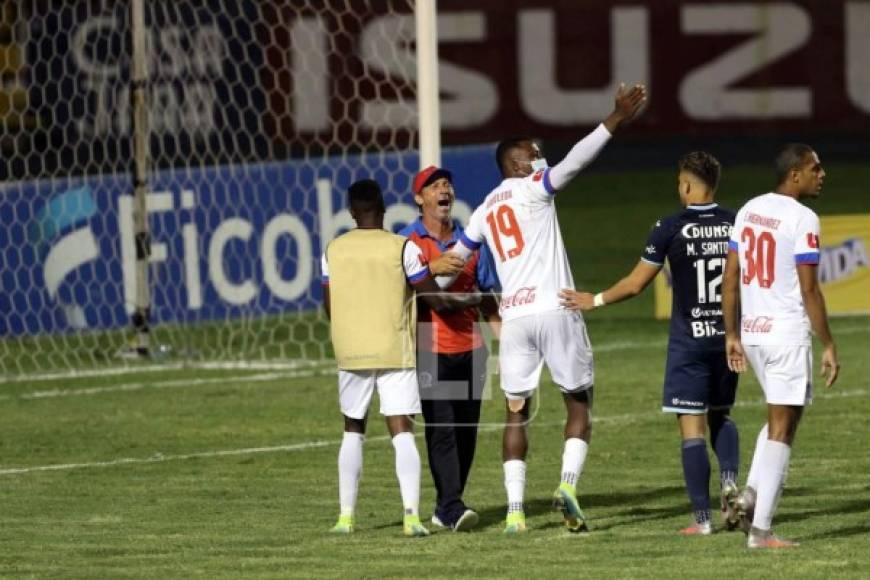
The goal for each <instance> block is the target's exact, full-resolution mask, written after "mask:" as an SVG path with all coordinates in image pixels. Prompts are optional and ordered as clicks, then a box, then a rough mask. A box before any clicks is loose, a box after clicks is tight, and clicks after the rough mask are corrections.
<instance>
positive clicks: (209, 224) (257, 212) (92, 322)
mask: <svg viewBox="0 0 870 580" xmlns="http://www.w3.org/2000/svg"><path fill="white" fill-rule="evenodd" d="M442 155H443V162H444V164H445V166H447V167H450V169H451V171H453V174H454V182H455V186H456V188H457V192H458V201H457V204H456V206H455V208H454V215H455V216H456V217H457V218H458V219H461V220H463V221H465V220H466V219H467V218H468V216H470V215H471V210H472V208H473V207H475V206H476V205H477V204H478V203H479V202H480V201H481V200H482V198H483V196H484V195H485V194H486V193H488V192H489V190H490V189H491V188H492V187H494V185H495V184H496V183H497V182H498V175H497V171H496V167H495V163H494V161H493V147H492V146H489V145H487V146H476V147H455V148H448V149H445V150H444V151H443V154H442ZM418 163H419V160H418V158H417V153H416V152H408V153H393V154H383V155H379V156H364V157H360V156H350V157H344V158H340V159H339V158H335V159H330V160H327V161H326V162H325V163H321V162H318V163H317V164H312V163H311V162H305V161H286V162H274V163H263V164H249V165H244V166H221V167H214V168H207V169H201V170H200V169H194V168H191V169H185V170H178V171H176V170H165V171H160V172H157V173H155V174H154V176H153V180H152V191H150V192H149V193H148V198H147V199H148V212H149V217H150V223H151V228H152V231H151V238H152V242H151V243H152V255H151V259H150V261H151V264H152V266H151V275H152V288H153V305H152V317H153V321H154V322H155V323H163V322H184V323H192V322H201V321H206V320H224V319H228V318H238V317H242V316H244V315H246V314H247V315H251V314H253V315H255V316H262V315H268V314H277V313H281V312H298V311H300V310H305V309H313V308H316V307H317V306H319V304H320V298H321V292H320V272H319V270H320V267H319V258H320V254H321V253H322V251H323V250H324V248H325V245H326V244H327V243H328V242H329V240H331V239H333V238H334V237H335V236H336V235H338V234H340V233H341V232H343V231H345V230H347V229H349V228H350V227H351V226H352V221H351V218H350V215H349V213H348V212H347V211H345V207H346V200H345V196H344V192H345V191H346V189H347V187H348V186H349V185H350V182H351V181H352V179H353V177H352V176H354V175H364V176H371V177H373V178H375V179H377V180H379V181H380V182H381V184H382V186H383V187H384V188H385V196H386V198H387V199H388V200H389V199H396V200H400V201H398V202H397V203H393V204H390V205H388V207H387V215H386V222H387V223H386V227H387V228H391V229H393V230H397V229H399V228H401V227H402V226H404V225H405V224H407V223H409V222H410V221H413V220H414V219H416V217H417V213H418V212H417V208H416V206H415V205H414V204H413V200H412V199H411V195H410V190H411V186H410V177H411V176H412V175H413V174H412V173H409V172H403V171H397V168H401V167H417V165H418ZM312 190H316V192H317V195H316V196H314V198H312V196H310V195H309V194H308V193H307V192H309V191H312ZM131 192H132V184H131V182H130V179H129V176H127V175H105V176H95V177H82V178H78V179H74V180H72V181H64V182H62V183H61V182H56V181H53V180H41V181H31V182H24V183H15V184H7V185H6V186H5V187H4V188H2V189H0V220H2V223H4V224H9V227H3V228H0V259H2V263H3V267H2V269H0V284H2V292H0V310H2V311H3V312H6V313H7V314H6V316H4V317H0V335H2V336H7V335H21V334H42V333H55V332H64V331H67V330H83V329H107V328H117V327H123V326H125V325H126V324H127V323H128V320H129V314H130V312H131V311H132V308H133V304H134V300H133V298H134V297H135V295H134V294H133V293H134V292H135V290H134V283H133V276H134V263H135V248H134V239H133V222H132V203H133V198H132V195H131Z"/></svg>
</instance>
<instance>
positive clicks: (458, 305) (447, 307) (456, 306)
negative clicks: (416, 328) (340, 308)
mask: <svg viewBox="0 0 870 580" xmlns="http://www.w3.org/2000/svg"><path fill="white" fill-rule="evenodd" d="M412 287H413V288H414V290H415V291H416V292H417V296H419V297H420V298H421V299H422V300H423V302H425V303H426V305H427V306H428V307H429V308H431V309H432V310H434V311H435V312H452V311H454V310H462V309H463V308H468V307H469V306H477V305H478V304H480V300H481V297H480V295H479V294H473V295H467V294H450V293H447V292H445V291H443V290H442V289H441V288H439V287H438V284H436V283H435V279H434V278H432V276H426V277H425V278H423V279H422V280H420V281H419V282H417V283H416V284H413V285H412Z"/></svg>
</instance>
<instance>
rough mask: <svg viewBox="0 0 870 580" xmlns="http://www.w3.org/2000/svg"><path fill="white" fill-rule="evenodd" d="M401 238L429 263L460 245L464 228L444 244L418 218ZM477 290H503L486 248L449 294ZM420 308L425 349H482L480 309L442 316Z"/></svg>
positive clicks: (456, 229) (445, 351)
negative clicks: (478, 327)
mask: <svg viewBox="0 0 870 580" xmlns="http://www.w3.org/2000/svg"><path fill="white" fill-rule="evenodd" d="M399 235H401V236H406V237H408V238H409V239H411V240H412V241H413V242H414V243H415V244H417V246H419V248H420V250H421V251H422V253H423V254H422V259H423V260H425V261H426V262H427V263H428V262H430V261H432V260H434V259H435V258H437V257H438V256H440V255H441V254H442V253H444V252H446V251H447V250H449V249H450V248H452V247H453V245H454V244H455V243H456V242H457V241H459V238H460V237H461V236H462V228H460V227H459V226H458V225H456V224H454V227H453V234H452V236H451V238H450V239H449V240H447V241H444V242H442V241H441V240H439V239H437V238H435V237H433V236H432V235H431V234H430V233H429V232H428V231H427V230H426V227H425V226H424V225H423V221H422V220H421V219H420V218H417V220H416V221H414V222H413V223H411V224H409V225H408V226H407V227H405V228H404V229H402V230H401V231H399ZM477 289H479V290H482V291H489V290H495V291H498V290H499V289H500V286H499V282H498V277H497V276H496V273H495V264H494V262H493V260H492V254H490V253H489V249H488V248H487V246H485V245H484V246H481V248H480V250H477V251H475V252H474V254H472V256H471V258H469V260H468V261H467V262H466V263H465V267H464V268H463V269H462V271H461V272H460V273H459V276H458V277H457V278H456V281H454V282H453V284H452V285H451V286H450V287H449V288H448V289H447V290H448V292H475V291H476V290H477ZM418 306H419V310H418V313H417V322H418V323H419V331H418V333H417V342H418V345H419V346H420V347H421V348H423V349H425V350H427V351H429V352H437V353H442V354H457V353H461V352H468V351H471V350H474V349H476V348H480V347H481V346H482V345H483V337H482V336H481V335H480V332H479V331H478V330H477V326H476V325H475V323H476V322H477V319H478V312H477V308H465V309H462V310H458V311H454V312H446V313H443V314H439V313H437V312H434V311H432V310H431V309H430V308H428V307H426V305H425V304H422V303H421V304H419V305H418ZM429 325H431V326H429ZM427 328H431V331H430V332H427Z"/></svg>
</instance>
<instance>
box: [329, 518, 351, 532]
mask: <svg viewBox="0 0 870 580" xmlns="http://www.w3.org/2000/svg"><path fill="white" fill-rule="evenodd" d="M330 532H332V533H333V534H350V533H353V516H339V517H338V522H337V523H336V524H335V525H334V526H332V529H331V530H330Z"/></svg>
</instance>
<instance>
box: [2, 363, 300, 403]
mask: <svg viewBox="0 0 870 580" xmlns="http://www.w3.org/2000/svg"><path fill="white" fill-rule="evenodd" d="M315 374H316V371H314V370H311V369H305V370H299V371H295V372H284V373H260V374H257V375H238V376H231V377H212V378H208V379H193V378H191V379H174V380H171V381H155V382H148V383H123V384H120V385H112V386H109V387H85V388H82V389H51V390H47V391H34V392H32V393H23V394H21V395H0V400H8V399H24V400H34V399H53V398H57V397H81V396H88V395H103V394H107V393H121V392H132V391H141V390H143V389H179V388H187V387H197V386H200V385H215V384H221V383H232V382H237V383H254V382H263V381H277V380H280V379H294V378H304V377H311V376H314V375H315Z"/></svg>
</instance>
